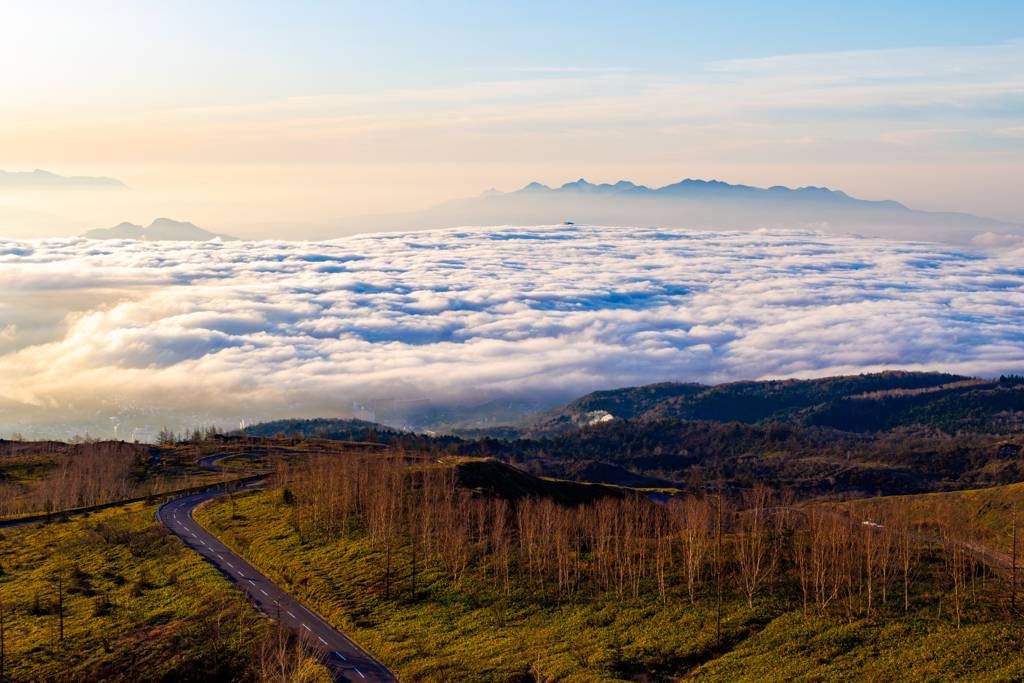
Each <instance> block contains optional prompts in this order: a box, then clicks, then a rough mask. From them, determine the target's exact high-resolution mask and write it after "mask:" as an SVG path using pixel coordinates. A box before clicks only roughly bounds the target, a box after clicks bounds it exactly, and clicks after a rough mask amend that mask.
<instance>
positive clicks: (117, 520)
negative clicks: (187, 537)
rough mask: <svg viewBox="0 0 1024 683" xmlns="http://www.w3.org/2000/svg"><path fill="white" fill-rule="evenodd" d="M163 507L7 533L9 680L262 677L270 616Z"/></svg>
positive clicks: (0, 584)
mask: <svg viewBox="0 0 1024 683" xmlns="http://www.w3.org/2000/svg"><path fill="white" fill-rule="evenodd" d="M155 511H156V507H155V506H152V505H143V504H141V503H137V504H132V505H128V506H124V507H120V508H114V509H111V510H105V511H103V512H100V513H94V514H91V515H88V516H85V517H75V518H72V519H70V520H69V521H66V522H54V523H50V524H32V525H26V526H21V527H9V528H5V529H2V530H0V534H2V536H0V539H2V540H0V565H2V570H3V571H2V574H0V596H2V600H3V628H4V660H5V661H4V666H3V668H4V671H3V676H4V680H11V681H26V682H30V681H82V682H85V681H125V682H127V681H154V682H155V681H168V682H169V681H200V680H215V679H216V680H240V681H241V680H249V679H251V678H252V676H253V669H252V661H251V660H252V656H251V655H252V652H251V650H252V645H253V643H254V642H255V641H256V640H257V639H258V638H259V637H260V636H261V635H262V634H263V633H264V632H265V631H266V630H267V628H268V626H267V622H266V620H264V619H262V618H260V617H259V616H258V615H257V614H256V612H255V611H254V610H253V609H252V608H251V607H250V606H249V605H248V603H246V602H245V601H244V600H243V599H242V598H241V594H240V593H238V592H237V591H235V589H234V588H233V587H231V584H229V583H228V582H227V581H225V580H224V579H223V578H221V576H220V575H219V574H218V573H217V572H216V571H215V570H214V569H213V568H212V567H210V566H209V565H208V564H206V563H205V562H204V561H202V560H201V559H200V558H199V557H198V556H197V555H196V554H195V553H193V552H191V551H189V550H188V549H186V548H185V547H184V546H182V545H181V543H180V542H179V541H178V540H177V539H176V538H174V537H173V536H170V535H169V534H168V533H167V532H166V530H165V529H164V527H163V526H161V525H156V524H155V523H154V515H155ZM61 598H63V613H64V617H63V640H61V639H60V628H61V618H60V612H61V609H60V602H61Z"/></svg>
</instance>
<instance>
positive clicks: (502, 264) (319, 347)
mask: <svg viewBox="0 0 1024 683" xmlns="http://www.w3.org/2000/svg"><path fill="white" fill-rule="evenodd" d="M1022 256H1024V248H1022V246H1021V245H1019V244H1018V245H1016V246H1015V247H1010V248H1002V249H993V250H984V249H977V248H972V247H955V246H945V245H938V244H933V243H926V242H898V241H886V240H880V239H864V238H856V237H853V236H839V235H829V234H826V233H820V232H817V233H816V232H799V231H786V230H759V231H751V232H739V231H734V232H696V231H693V232H690V231H665V230H658V229H654V228H649V229H636V228H607V227H590V226H565V225H562V226H549V227H533V228H526V227H505V228H472V229H444V230H435V231H421V232H408V233H387V234H378V235H360V236H355V237H351V238H348V239H342V240H334V241H330V242H318V243H316V242H283V241H280V242H270V241H266V242H258V243H254V242H229V243H222V244H220V243H213V242H157V243H152V242H131V241H124V242H122V241H116V240H110V241H92V240H85V239H81V238H74V239H64V240H38V241H34V242H15V241H6V242H4V241H0V319H2V320H3V321H4V322H5V325H4V326H3V327H0V378H3V381H2V382H0V433H7V432H10V431H15V430H19V429H23V428H22V427H21V426H20V425H21V424H22V423H21V422H20V420H23V419H26V416H27V419H28V420H29V421H30V423H36V424H38V423H44V422H47V421H50V422H67V421H75V422H76V423H77V424H79V425H84V426H83V427H80V428H76V429H80V431H78V433H80V434H83V433H84V432H85V431H87V430H89V431H91V432H92V434H93V435H94V436H111V433H110V431H109V430H110V428H111V426H112V422H111V418H112V417H117V416H118V415H119V414H123V413H124V412H125V411H126V410H128V409H131V410H134V411H136V412H138V411H143V412H146V413H147V414H150V415H152V416H153V417H151V418H150V420H151V422H150V424H151V426H155V427H159V426H161V425H168V424H169V425H170V426H171V428H174V429H180V428H183V427H185V428H191V427H193V426H195V425H196V424H197V423H198V422H200V421H205V420H209V421H214V420H215V419H216V420H218V421H221V424H222V425H223V424H224V423H225V422H224V420H225V418H227V417H230V416H234V418H235V419H237V418H243V419H247V421H248V422H251V421H252V420H258V419H263V420H266V419H273V418H281V417H289V416H297V417H316V416H326V417H332V416H336V415H339V414H342V413H344V408H343V407H344V406H349V407H350V406H351V405H352V403H351V402H352V401H354V400H360V401H368V400H370V399H372V398H379V397H382V396H386V395H390V396H397V397H400V398H420V397H426V398H429V399H431V400H432V401H433V402H434V403H435V404H439V405H453V404H456V403H469V404H474V403H484V402H486V401H488V400H491V399H494V398H505V397H518V398H525V399H528V400H530V401H531V402H534V401H536V402H541V403H549V402H552V401H554V402H557V401H559V400H561V401H565V400H568V399H571V398H574V397H577V396H582V395H584V394H586V393H588V392H590V391H594V390H597V389H609V388H616V387H622V386H637V385H643V384H650V383H654V382H663V381H683V382H691V381H698V382H704V383H717V382H726V381H733V380H740V379H771V378H782V377H804V378H809V377H826V376H834V375H840V374H857V373H860V372H874V371H881V370H885V369H904V370H928V371H931V370H938V371H944V372H955V373H961V374H967V375H976V376H984V377H993V376H998V375H1000V374H1004V373H1005V374H1009V373H1017V374H1020V373H1022V372H1024V326H1022V325H1021V324H1020V319H1021V311H1022V310H1024V268H1022V267H1021V265H1020V263H1021V257H1022ZM190 420H191V424H190V422H189V421H190ZM227 424H231V422H227Z"/></svg>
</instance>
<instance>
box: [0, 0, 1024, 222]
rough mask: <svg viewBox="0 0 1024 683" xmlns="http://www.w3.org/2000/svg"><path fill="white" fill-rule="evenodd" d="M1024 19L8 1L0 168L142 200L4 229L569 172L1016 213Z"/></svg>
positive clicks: (213, 214) (417, 192)
mask: <svg viewBox="0 0 1024 683" xmlns="http://www.w3.org/2000/svg"><path fill="white" fill-rule="evenodd" d="M1021 26H1024V6H1022V5H1021V3H1019V2H980V3H971V4H967V3H951V2H945V3H921V2H901V3H891V2H862V3H856V4H854V3H809V2H806V3H802V2H789V3H774V4H771V3H763V2H723V3H687V2H648V3H630V4H628V5H626V4H623V3H607V2H588V3H581V2H563V3H537V2H520V3H515V4H513V3H480V2H459V3H412V2H377V3H343V2H330V3H327V2H323V3H317V2H292V3H265V2H264V3H261V2H246V3H240V2H239V3H235V2H219V3H208V2H207V3H199V2H178V3H173V4H169V3H155V2H132V3H128V2H95V3H72V2H39V3H21V4H17V5H12V6H11V7H7V8H5V21H4V22H3V23H2V24H0V59H2V60H3V63H4V64H5V65H8V67H7V68H5V69H3V70H2V71H0V92H2V93H3V95H2V97H3V106H2V107H0V169H4V170H7V171H31V170H33V169H35V168H43V169H46V170H48V171H52V172H55V173H59V174H62V175H97V176H108V177H115V178H118V179H120V180H122V181H124V182H125V183H127V184H128V185H129V186H130V187H131V188H132V190H131V191H130V192H120V193H97V192H91V193H69V192H63V193H54V192H25V191H19V192H12V191H9V190H8V191H0V217H2V216H3V215H5V214H4V207H6V208H7V210H8V211H7V215H14V214H12V213H11V211H13V209H14V208H25V209H29V210H32V211H41V212H46V213H49V214H53V215H56V216H58V217H60V218H61V219H62V220H64V221H65V223H66V224H67V225H68V226H70V225H71V224H72V223H73V224H74V225H75V226H76V227H66V229H65V230H64V232H65V233H66V234H80V232H81V230H80V227H81V226H92V227H110V226H111V225H114V224H116V223H119V222H121V221H123V220H128V221H131V222H134V223H138V224H143V225H145V224H148V223H149V222H150V221H152V220H153V219H154V218H157V217H161V216H166V217H170V218H173V219H176V220H183V221H191V222H193V223H196V224H197V225H200V226H201V227H206V228H208V229H211V230H215V231H233V234H237V233H244V231H245V228H246V226H248V225H252V224H257V223H261V222H275V223H277V222H288V221H314V220H322V219H329V218H333V217H340V216H352V215H360V214H366V213H385V212H393V211H411V210H416V209H421V208H424V207H426V206H429V205H432V204H436V203H438V202H442V201H446V200H450V199H453V198H458V197H464V196H473V195H476V194H478V193H480V192H481V191H483V190H486V189H488V188H490V187H497V188H499V189H502V190H506V191H507V190H513V189H517V188H519V187H522V186H524V185H525V184H526V183H528V182H531V181H540V182H543V183H545V184H549V185H560V184H562V183H564V182H567V181H572V180H575V179H577V178H580V177H585V178H587V179H588V180H591V181H592V182H615V181H617V180H620V179H627V180H631V181H633V182H636V183H642V184H646V185H651V186H660V185H665V184H668V183H672V182H677V181H679V180H682V179H684V178H703V179H712V178H714V179H718V180H723V181H726V182H731V183H744V184H751V185H758V186H762V187H767V186H771V185H787V186H790V187H799V186H805V185H816V186H827V187H830V188H833V189H841V190H844V191H846V192H848V193H849V194H851V195H853V196H856V197H860V198H865V199H895V200H897V201H901V202H903V203H904V204H907V205H908V206H912V207H913V208H920V209H926V210H943V211H964V212H969V213H975V214H978V215H982V216H988V217H992V218H998V219H1001V220H1006V221H1012V222H1024V199H1022V198H1021V193H1020V192H1019V186H1020V183H1021V181H1022V180H1024V172H1022V171H1024V30H1022V29H1021V28H1020V27H1021ZM282 236H286V235H282Z"/></svg>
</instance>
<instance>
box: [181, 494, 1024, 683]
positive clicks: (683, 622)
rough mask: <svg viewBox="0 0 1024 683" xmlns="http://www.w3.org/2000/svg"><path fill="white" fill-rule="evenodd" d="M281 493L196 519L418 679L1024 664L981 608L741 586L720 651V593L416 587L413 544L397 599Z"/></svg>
mask: <svg viewBox="0 0 1024 683" xmlns="http://www.w3.org/2000/svg"><path fill="white" fill-rule="evenodd" d="M278 496H279V494H276V493H273V492H265V491H261V492H257V493H252V494H246V495H242V496H236V499H235V505H234V512H235V517H234V518H232V506H230V505H223V504H220V505H213V506H209V507H207V508H205V509H204V510H203V511H202V512H201V513H199V514H197V516H196V519H197V520H198V521H199V522H200V523H201V524H203V525H204V526H206V527H207V528H208V529H210V530H211V531H213V532H214V533H215V534H216V535H218V536H220V537H221V538H222V540H224V541H225V543H227V544H228V545H229V546H231V547H233V548H235V549H236V550H237V551H239V552H240V553H241V554H243V555H245V556H246V557H247V558H248V559H249V560H250V561H251V562H252V563H253V564H255V565H256V566H258V567H260V568H261V569H262V570H263V571H264V572H266V573H267V574H268V576H270V577H272V578H273V579H274V580H275V581H277V582H279V583H280V584H281V585H282V586H283V587H285V588H286V589H287V590H289V591H290V592H292V593H293V594H294V595H296V596H297V597H299V598H301V599H303V600H305V601H307V602H308V603H309V604H310V605H311V606H312V607H314V608H315V609H317V610H318V611H319V612H320V613H321V614H323V615H324V616H325V617H327V618H328V619H329V620H330V621H331V622H332V623H333V624H335V625H336V626H337V627H339V628H341V629H342V630H344V631H345V632H347V633H348V634H349V635H351V636H352V637H353V638H354V639H355V640H356V641H357V642H359V643H360V644H361V645H363V646H364V647H366V648H367V649H368V650H370V651H371V652H372V653H374V654H375V655H377V656H378V657H380V658H381V659H382V660H383V661H385V662H386V663H387V664H388V665H390V666H391V667H392V668H394V669H395V670H396V671H398V673H399V674H400V675H401V676H402V678H403V680H405V681H409V682H410V683H411V682H413V681H484V682H486V681H494V682H506V681H507V682H510V683H511V682H513V681H532V680H538V681H567V682H578V683H583V682H584V681H586V682H589V681H669V680H672V681H674V680H681V679H683V678H688V679H689V678H693V679H696V680H708V681H744V680H746V681H791V680H807V681H826V680H827V681H863V680H878V681H885V680H893V681H895V680H901V681H938V680H992V681H1003V680H1005V681H1011V680H1021V679H1022V677H1024V661H1022V660H1021V658H1020V657H1019V656H1018V652H1019V648H1020V646H1021V644H1022V643H1024V628H1022V626H1021V625H1020V624H1019V623H1012V624H1006V623H1003V622H996V621H993V620H991V619H990V618H988V617H985V616H984V615H983V614H982V611H981V610H978V611H977V613H975V614H972V615H969V616H968V618H967V619H966V622H965V626H964V628H963V629H961V630H959V631H958V630H957V629H956V628H955V626H954V625H953V624H952V623H950V621H949V619H948V617H943V618H939V614H938V612H937V611H935V612H932V611H931V607H926V608H925V607H922V608H921V609H919V610H918V611H917V612H916V613H915V614H914V615H913V616H911V617H902V616H896V615H894V614H892V613H890V614H889V615H887V616H886V617H884V618H882V619H880V620H877V621H867V620H860V621H854V622H853V623H848V622H847V621H846V620H845V619H842V618H840V617H839V616H838V610H839V608H838V607H837V608H836V612H834V613H833V615H832V616H827V617H822V618H818V617H805V616H803V614H802V613H801V612H800V611H794V603H793V601H792V599H791V597H790V598H788V599H784V598H782V597H780V598H778V599H770V598H768V597H764V598H762V599H761V600H760V601H758V602H757V603H755V609H754V610H749V609H748V608H747V607H746V605H745V603H743V602H742V601H739V600H735V599H733V600H730V601H729V602H728V604H727V605H726V606H725V607H724V611H723V619H722V646H721V650H720V651H717V650H718V648H717V647H716V613H715V609H714V603H713V601H711V600H710V597H709V596H708V595H705V596H704V598H703V599H701V600H698V603H697V604H696V605H691V604H690V603H689V602H688V601H687V600H686V599H685V598H684V597H682V596H681V595H680V594H678V593H674V592H670V595H669V604H668V605H667V606H662V605H661V604H660V602H659V601H658V599H657V598H656V596H654V595H652V594H650V593H648V595H647V597H641V598H639V599H635V600H631V599H626V600H623V601H620V600H618V599H617V598H615V597H614V596H596V597H593V598H586V599H583V600H581V601H579V602H577V603H574V604H562V605H559V604H555V603H554V602H552V601H545V600H540V599H533V598H531V597H529V596H527V595H526V594H525V593H524V592H519V591H514V592H513V595H512V596H505V595H504V594H502V593H501V592H500V591H496V590H495V589H494V586H493V584H492V583H491V581H490V577H487V576H481V575H477V574H473V573H472V572H470V573H468V574H466V575H465V576H464V578H462V579H461V580H460V582H459V583H458V584H456V583H455V582H453V580H452V578H451V577H450V575H448V574H447V573H445V572H442V571H440V570H439V569H436V568H431V569H428V570H427V571H426V572H425V573H421V574H420V575H419V576H418V579H417V591H418V592H417V598H416V599H415V600H413V599H412V596H411V593H410V588H411V586H410V571H409V570H410V564H409V559H410V558H409V556H408V554H407V553H406V551H405V550H403V551H402V552H401V553H400V554H399V556H398V558H397V561H396V564H397V567H396V569H395V574H396V575H397V576H399V577H401V578H400V579H399V580H396V581H395V582H394V583H393V585H392V587H391V591H392V592H391V596H390V597H387V596H386V595H385V581H384V576H385V574H384V562H383V554H382V552H381V551H380V549H379V548H377V549H374V548H372V547H371V546H370V544H369V541H368V540H367V539H366V537H365V536H364V535H362V534H360V533H358V532H356V533H354V534H352V536H351V538H350V539H347V540H346V539H332V540H324V539H319V540H312V541H309V542H308V543H301V542H300V541H299V539H298V536H297V535H296V534H295V532H294V531H293V530H292V527H291V526H290V525H289V521H288V514H289V512H288V508H287V506H284V505H282V504H281V503H280V502H279V499H278ZM420 571H422V568H421V570H420ZM923 602H927V600H924V599H923ZM928 604H929V605H930V604H931V603H928ZM892 610H896V607H895V606H893V607H892ZM947 611H948V608H947ZM716 651H717V652H716Z"/></svg>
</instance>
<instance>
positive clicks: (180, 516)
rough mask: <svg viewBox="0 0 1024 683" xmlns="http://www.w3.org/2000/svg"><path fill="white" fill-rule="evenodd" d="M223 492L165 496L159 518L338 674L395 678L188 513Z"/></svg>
mask: <svg viewBox="0 0 1024 683" xmlns="http://www.w3.org/2000/svg"><path fill="white" fill-rule="evenodd" d="M222 493H223V491H204V492H202V493H197V494H194V495H191V496H186V497H182V498H177V499H175V500H172V501H169V502H167V503H164V504H163V505H161V506H160V509H159V510H158V511H157V519H159V520H160V521H161V522H162V523H163V524H164V525H166V526H167V528H168V529H170V530H171V532H172V533H174V534H175V535H176V536H177V537H178V538H180V539H181V540H182V541H183V542H184V543H185V545H187V546H188V547H189V548H191V549H192V550H194V551H196V552H197V553H199V554H200V555H202V556H203V557H204V558H205V559H206V561H207V562H209V563H210V564H212V565H213V566H214V567H216V568H217V570H218V571H220V573H221V574H223V575H224V576H225V577H226V578H227V579H228V581H230V582H232V583H233V584H235V585H236V586H238V587H239V588H241V589H242V590H244V591H245V592H246V593H247V594H248V596H249V598H250V601H251V602H252V603H253V604H254V605H255V606H256V609H258V610H259V611H260V612H262V613H263V614H265V615H266V616H268V617H270V618H271V619H275V620H277V619H280V621H281V623H283V624H285V625H287V626H289V627H291V628H293V629H295V630H296V631H297V632H299V633H302V634H305V636H306V637H307V639H308V641H309V642H310V643H311V644H312V645H313V646H315V647H318V648H319V649H320V650H321V651H322V652H323V662H324V664H325V665H326V666H327V667H328V668H329V669H331V671H333V672H334V674H335V676H336V677H337V679H338V680H340V681H355V682H358V683H370V682H371V681H388V682H396V683H397V681H398V678H396V677H395V676H394V675H393V674H392V673H391V672H390V671H389V670H388V669H387V668H386V667H385V666H384V665H382V664H381V663H380V662H378V661H377V660H376V659H374V658H373V657H372V656H371V655H370V654H369V653H368V652H366V651H365V650H363V649H362V648H361V647H359V646H358V645H356V644H355V643H353V642H352V641H351V640H349V639H348V638H346V637H345V636H344V635H342V634H341V633H340V632H338V631H337V630H335V629H334V628H333V627H332V626H331V625H330V624H328V623H327V621H326V620H324V619H323V618H322V617H321V616H320V615H319V614H317V613H316V612H314V611H313V610H311V609H309V608H307V607H306V606H304V605H303V604H302V603H301V602H299V601H298V600H296V599H295V598H293V597H292V596H290V595H288V594H287V593H286V592H284V590H282V589H281V588H279V587H278V586H276V585H275V584H274V583H272V582H271V581H270V579H268V578H267V577H265V576H264V575H263V574H261V573H260V572H259V571H257V570H256V569H255V568H254V567H253V566H252V565H251V564H249V563H248V562H246V561H245V560H243V559H242V558H241V557H239V556H238V555H237V554H235V552H234V551H232V550H231V549H230V548H228V547H227V546H225V545H224V544H223V543H221V542H220V541H219V540H217V539H216V538H215V537H214V536H213V535H212V534H210V533H209V532H208V531H206V530H205V529H204V528H203V527H201V526H199V524H197V523H196V522H195V521H194V520H193V519H192V511H193V510H194V509H195V507H196V506H197V505H199V504H200V503H202V502H203V501H206V500H209V499H211V498H214V497H216V496H218V495H221V494H222Z"/></svg>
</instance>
